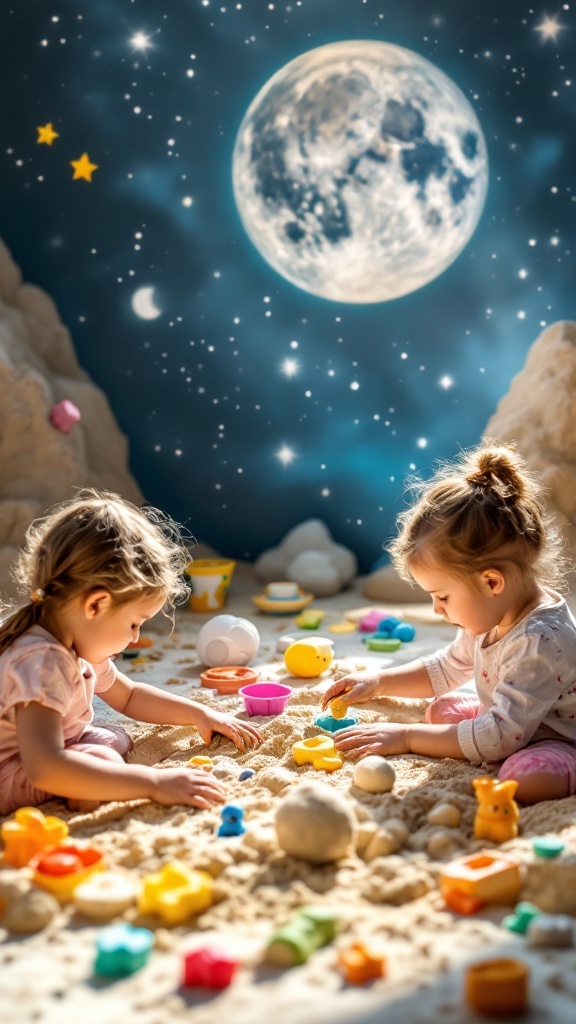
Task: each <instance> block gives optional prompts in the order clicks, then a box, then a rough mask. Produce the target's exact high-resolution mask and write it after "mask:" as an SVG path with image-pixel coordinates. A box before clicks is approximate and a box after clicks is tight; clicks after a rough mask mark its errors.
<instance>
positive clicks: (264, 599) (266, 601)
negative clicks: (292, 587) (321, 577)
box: [252, 584, 314, 615]
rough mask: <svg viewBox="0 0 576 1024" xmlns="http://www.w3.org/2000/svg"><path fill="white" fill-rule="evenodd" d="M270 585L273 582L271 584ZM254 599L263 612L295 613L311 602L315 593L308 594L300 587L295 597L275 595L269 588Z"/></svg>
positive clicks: (273, 613) (269, 613)
mask: <svg viewBox="0 0 576 1024" xmlns="http://www.w3.org/2000/svg"><path fill="white" fill-rule="evenodd" d="M270 586H273V584H269V587H270ZM252 600H253V602H254V604H255V605H256V607H257V608H259V609H260V611H261V612H267V613H268V615H293V614H294V613H295V612H300V611H302V609H303V608H306V607H307V605H309V604H311V603H312V601H313V600H314V594H307V593H306V591H305V590H301V589H300V587H298V588H297V590H296V595H295V596H294V597H275V596H274V595H273V594H271V593H270V591H269V589H267V590H266V592H265V593H264V594H257V595H256V597H253V598H252Z"/></svg>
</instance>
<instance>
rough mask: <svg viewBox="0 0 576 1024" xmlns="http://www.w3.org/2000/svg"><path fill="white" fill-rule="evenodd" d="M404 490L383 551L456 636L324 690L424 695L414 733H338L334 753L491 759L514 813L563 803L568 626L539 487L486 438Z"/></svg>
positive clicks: (571, 695)
mask: <svg viewBox="0 0 576 1024" xmlns="http://www.w3.org/2000/svg"><path fill="white" fill-rule="evenodd" d="M414 488H415V489H417V492H418V493H417V495H416V501H415V503H414V504H413V505H412V507H410V508H409V509H407V510H406V511H405V512H403V513H402V514H401V515H400V517H399V533H398V536H397V537H396V539H395V540H394V541H392V543H391V544H390V546H389V549H388V550H389V551H390V554H391V556H392V561H393V563H394V565H395V566H396V568H397V569H398V571H399V573H400V574H401V576H402V577H403V578H404V579H406V580H409V581H410V582H415V583H417V584H418V585H419V586H420V587H422V588H423V589H424V590H427V591H428V592H429V593H430V595H431V597H432V601H433V604H434V611H435V612H436V613H437V614H438V615H441V616H442V617H443V618H444V621H445V622H449V623H452V624H454V625H455V626H457V627H458V632H457V634H456V638H455V639H454V640H453V641H452V643H451V644H449V645H448V646H447V647H445V648H443V649H442V650H439V651H437V652H436V653H435V654H433V655H431V656H429V657H423V658H422V659H418V660H415V661H411V662H409V663H408V664H405V665H400V666H398V667H396V668H394V667H393V668H389V669H384V670H383V671H381V672H377V673H369V672H363V673H356V674H353V675H348V676H345V677H344V678H342V679H339V680H338V681H337V682H335V683H333V685H332V686H331V687H330V688H329V689H328V690H327V691H326V693H325V694H324V697H323V707H326V705H327V704H328V703H329V702H330V701H331V700H333V699H334V698H335V697H340V699H341V701H343V703H344V704H345V705H350V704H361V703H363V702H365V701H367V700H372V699H373V698H374V697H378V696H387V697H418V698H422V697H432V698H433V700H432V701H431V703H430V704H429V706H428V708H427V710H426V715H425V721H424V722H423V723H422V724H415V725H404V724H399V723H390V722H387V723H385V724H382V725H380V724H376V725H364V726H355V727H354V728H351V729H343V730H341V731H340V732H338V733H337V734H336V739H335V741H336V744H337V746H338V747H340V749H341V750H342V751H346V752H349V753H350V755H351V756H352V757H355V758H362V757H366V756H367V755H369V754H383V755H384V756H390V755H394V754H405V753H413V754H422V755H426V756H430V757H454V758H460V759H468V760H469V761H470V762H471V763H472V764H478V765H480V764H486V763H494V762H496V764H498V766H499V772H498V774H499V778H500V779H501V780H505V779H515V780H516V781H517V783H518V789H517V791H516V798H517V799H518V800H520V801H521V802H523V803H536V802H537V801H540V800H553V799H559V798H561V797H565V796H568V795H570V794H573V793H575V792H576V622H575V620H574V618H573V616H572V614H571V612H570V610H569V608H568V606H567V604H566V601H565V600H564V598H563V597H562V596H561V594H560V593H559V591H560V590H562V589H563V587H564V576H565V572H566V563H565V559H564V556H563V551H562V549H563V543H562V539H561V536H560V533H559V531H558V529H557V527H556V526H555V525H554V524H553V522H552V521H551V520H550V518H549V517H548V516H547V515H546V512H545V508H544V500H543V494H542V489H541V487H540V485H539V483H538V482H537V481H536V479H535V478H534V477H533V476H532V474H531V473H529V472H528V469H527V467H526V465H525V463H524V461H523V460H522V458H521V457H520V455H519V454H518V452H517V451H516V450H515V448H514V447H513V446H511V445H504V444H495V443H493V442H491V441H489V440H486V441H484V442H483V443H482V444H481V445H479V446H478V447H477V448H474V449H472V450H470V451H468V452H464V453H463V454H462V455H461V457H460V458H459V459H458V460H457V461H456V462H455V463H452V464H447V465H443V466H441V467H440V469H439V470H438V472H437V473H436V474H435V475H434V476H433V477H432V479H431V480H429V481H428V482H427V483H424V484H422V483H418V484H415V485H414ZM472 681H473V683H474V690H473V691H472V692H470V683H471V682H472ZM465 684H468V685H467V686H466V685H465ZM462 687H465V688H464V689H462Z"/></svg>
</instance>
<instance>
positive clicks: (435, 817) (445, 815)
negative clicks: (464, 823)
mask: <svg viewBox="0 0 576 1024" xmlns="http://www.w3.org/2000/svg"><path fill="white" fill-rule="evenodd" d="M428 821H429V822H430V824H431V825H444V826H445V828H458V825H459V824H460V811H459V810H458V808H457V807H454V804H436V806H435V807H433V808H432V810H431V811H430V813H429V814H428Z"/></svg>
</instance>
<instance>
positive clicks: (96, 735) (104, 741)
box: [0, 725, 132, 815]
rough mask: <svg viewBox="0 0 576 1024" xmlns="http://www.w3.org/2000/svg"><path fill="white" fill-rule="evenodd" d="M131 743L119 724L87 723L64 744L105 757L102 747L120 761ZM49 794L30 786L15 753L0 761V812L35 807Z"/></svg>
mask: <svg viewBox="0 0 576 1024" xmlns="http://www.w3.org/2000/svg"><path fill="white" fill-rule="evenodd" d="M131 746H132V740H131V738H130V736H129V735H128V733H127V732H125V731H124V729H122V728H121V727H120V726H119V725H114V726H105V727H104V726H97V725H91V726H88V728H87V729H85V730H84V732H83V733H82V735H81V737H80V739H79V740H78V742H77V743H67V744H66V750H78V751H80V753H82V754H91V755H92V757H102V756H106V755H105V754H104V755H103V751H102V748H103V747H105V748H107V750H114V751H115V752H116V753H117V754H118V755H119V760H120V759H121V758H123V757H124V754H127V753H128V751H129V750H130V747H131ZM53 796H54V794H53V793H45V792H44V790H43V789H36V787H35V786H33V785H32V783H31V782H30V779H29V778H28V776H27V775H26V772H25V771H24V765H23V764H22V761H21V760H20V755H19V754H14V756H13V757H9V758H8V760H7V761H4V762H3V763H2V764H0V815H6V814H12V813H13V812H14V811H16V810H18V808H19V807H36V806H37V805H38V804H42V803H44V801H45V800H51V799H52V798H53Z"/></svg>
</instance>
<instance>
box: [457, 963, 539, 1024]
mask: <svg viewBox="0 0 576 1024" xmlns="http://www.w3.org/2000/svg"><path fill="white" fill-rule="evenodd" d="M528 978H529V971H528V967H527V965H526V964H525V963H523V962H522V961H521V960H515V959H513V958H512V957H508V958H506V957H502V958H501V959H495V960H481V961H478V962H477V963H475V964H472V965H471V966H470V967H469V968H468V970H467V971H466V980H465V989H464V991H465V996H466V1002H467V1003H468V1005H469V1006H470V1007H471V1008H472V1009H473V1010H476V1012H477V1013H485V1014H487V1015H489V1016H497V1017H506V1016H507V1015H508V1014H513V1013H523V1012H524V1010H525V1009H526V1007H527V1003H528Z"/></svg>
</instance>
